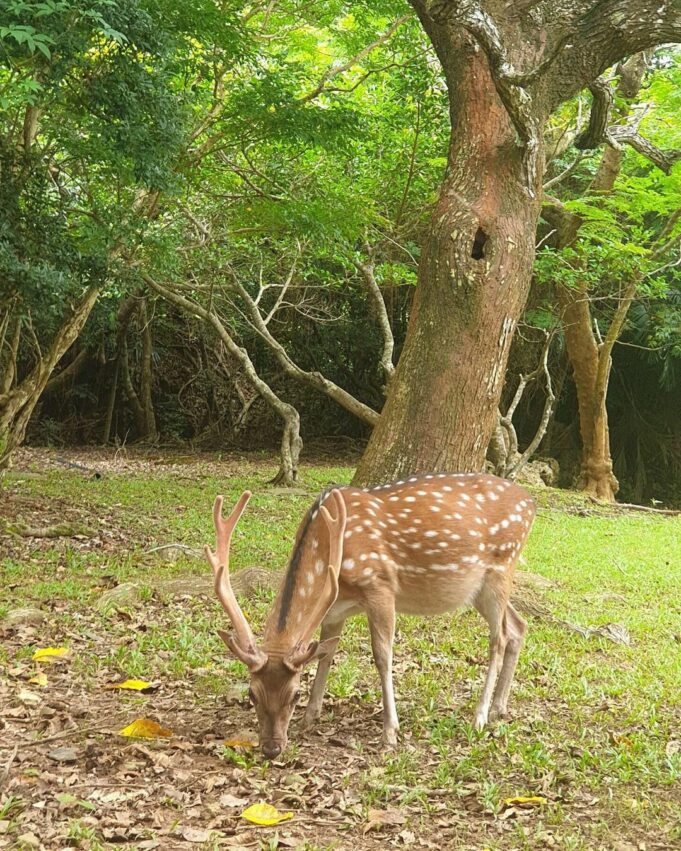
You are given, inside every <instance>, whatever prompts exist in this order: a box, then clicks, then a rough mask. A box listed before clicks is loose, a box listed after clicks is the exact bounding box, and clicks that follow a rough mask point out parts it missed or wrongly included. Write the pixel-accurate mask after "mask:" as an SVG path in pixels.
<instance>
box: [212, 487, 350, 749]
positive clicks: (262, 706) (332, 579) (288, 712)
mask: <svg viewBox="0 0 681 851" xmlns="http://www.w3.org/2000/svg"><path fill="white" fill-rule="evenodd" d="M250 498H251V493H250V491H244V493H243V494H242V495H241V497H240V498H239V501H238V502H237V504H236V505H235V507H234V509H233V510H232V512H231V514H230V515H229V517H227V518H226V519H224V518H223V517H222V502H223V499H222V497H221V496H218V497H217V498H216V500H215V504H214V506H213V521H214V523H215V538H216V546H215V552H212V551H211V549H210V547H208V546H206V547H205V548H204V552H205V554H206V558H207V560H208V562H209V564H210V565H211V567H212V569H213V575H214V577H215V592H216V594H217V596H218V599H219V600H220V602H221V603H222V606H223V608H224V610H225V611H226V612H227V615H228V617H229V619H230V621H231V623H232V629H233V632H231V633H228V632H225V631H223V630H219V631H218V633H219V635H220V637H221V638H222V640H223V641H224V642H225V644H226V645H227V647H228V648H229V649H230V651H231V652H232V653H233V654H234V655H235V656H236V657H237V659H240V660H241V661H242V662H243V663H244V664H245V665H246V666H247V667H248V669H249V671H250V676H251V682H250V689H249V697H250V701H251V703H252V704H253V706H254V708H255V711H256V715H257V717H258V725H259V730H260V747H261V749H262V752H263V754H264V755H265V756H266V757H267V758H268V759H274V758H275V757H277V756H278V755H279V754H280V753H281V752H282V751H283V750H284V748H285V747H286V743H287V740H288V739H287V733H288V727H289V723H290V721H291V716H292V715H293V710H294V709H295V706H296V703H297V702H298V699H299V697H300V688H299V687H300V675H301V673H302V671H303V669H304V668H305V666H306V665H308V664H309V663H310V662H312V661H313V660H315V659H321V658H323V657H324V656H325V655H326V654H327V653H330V652H332V651H333V650H334V648H335V645H336V643H337V640H338V639H335V638H334V639H330V640H329V641H325V642H322V643H321V644H320V643H319V642H317V641H313V640H312V636H313V635H314V633H315V630H316V629H317V627H318V626H319V624H320V623H321V621H322V620H323V618H324V615H325V614H326V612H327V611H328V610H329V608H330V607H331V606H332V605H333V603H334V602H335V600H336V597H337V596H338V574H339V571H340V565H341V557H342V551H343V532H344V530H345V520H346V510H345V503H344V501H343V497H342V496H341V494H340V492H339V491H337V490H332V491H331V492H330V493H329V494H325V495H324V496H322V497H321V498H320V500H319V501H318V503H316V504H315V505H314V506H313V507H312V509H310V511H309V512H308V514H307V516H306V518H305V520H304V521H303V524H301V528H300V529H299V531H298V535H297V538H296V544H295V547H294V551H293V555H292V557H291V565H294V562H295V569H294V570H292V569H291V567H290V568H289V571H288V572H287V575H286V577H285V578H284V582H283V584H282V587H281V589H280V591H279V594H278V596H277V599H276V601H275V604H274V607H273V609H272V612H271V613H270V616H269V617H268V620H267V624H266V626H265V637H264V641H263V644H262V646H258V644H257V643H256V640H255V637H254V635H253V631H252V630H251V627H250V625H249V623H248V621H247V620H246V618H245V616H244V613H243V612H242V611H241V608H240V607H239V604H238V602H237V599H236V597H235V595H234V591H233V590H232V586H231V583H230V580H229V547H230V541H231V537H232V532H233V531H234V528H235V527H236V524H237V522H238V520H239V518H240V517H241V515H242V513H243V511H244V509H245V508H246V505H247V503H248V500H249V499H250ZM324 500H326V501H327V502H328V503H329V506H330V505H331V504H332V503H333V504H334V506H335V511H334V514H333V515H332V514H331V512H330V511H329V510H328V508H327V507H326V506H325V505H322V504H321V503H322V502H323V501H324Z"/></svg>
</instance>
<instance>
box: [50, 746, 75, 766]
mask: <svg viewBox="0 0 681 851" xmlns="http://www.w3.org/2000/svg"><path fill="white" fill-rule="evenodd" d="M47 757H48V759H53V760H54V761H55V762H76V760H77V759H78V754H77V753H76V751H75V749H74V748H69V747H65V746H64V747H61V748H55V749H54V750H52V751H50V752H49V753H48V755H47Z"/></svg>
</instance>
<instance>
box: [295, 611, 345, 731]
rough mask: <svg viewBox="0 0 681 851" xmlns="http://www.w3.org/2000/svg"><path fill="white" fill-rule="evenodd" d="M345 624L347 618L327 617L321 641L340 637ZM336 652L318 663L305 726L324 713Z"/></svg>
mask: <svg viewBox="0 0 681 851" xmlns="http://www.w3.org/2000/svg"><path fill="white" fill-rule="evenodd" d="M344 626H345V618H341V619H340V620H333V621H330V620H328V619H327V620H325V621H323V622H322V630H321V635H320V637H319V640H320V642H321V641H326V639H327V638H340V634H341V632H342V631H343V627H344ZM334 653H335V651H334ZM334 653H329V654H328V655H327V656H325V657H324V658H323V659H320V661H319V664H318V665H317V673H316V674H315V678H314V682H313V683H312V689H311V691H310V699H309V701H308V703H307V708H306V709H305V715H304V717H303V724H304V726H305V727H312V725H313V724H314V723H315V722H316V721H318V720H319V716H320V715H321V714H322V702H323V700H324V692H325V690H326V680H327V679H328V676H329V671H330V670H331V663H332V662H333V657H334Z"/></svg>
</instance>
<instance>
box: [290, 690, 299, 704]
mask: <svg viewBox="0 0 681 851" xmlns="http://www.w3.org/2000/svg"><path fill="white" fill-rule="evenodd" d="M299 700H300V689H296V690H295V691H294V692H293V697H292V698H291V703H298V701H299Z"/></svg>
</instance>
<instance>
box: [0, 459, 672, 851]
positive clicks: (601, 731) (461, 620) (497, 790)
mask: <svg viewBox="0 0 681 851" xmlns="http://www.w3.org/2000/svg"><path fill="white" fill-rule="evenodd" d="M216 466H218V467H219V465H216ZM268 472H269V467H268V466H267V465H262V464H248V465H244V468H243V469H239V468H238V467H237V468H236V469H234V465H232V466H231V468H230V471H229V475H225V472H224V470H222V471H221V470H218V471H216V472H212V471H211V470H210V468H209V469H208V470H206V469H205V468H202V470H200V471H199V472H194V473H192V471H191V470H189V469H188V470H187V472H186V474H184V473H183V472H182V471H181V472H180V473H179V474H178V473H177V471H174V472H173V473H172V474H170V473H167V472H164V471H162V470H161V471H158V472H155V473H154V475H152V476H150V475H148V474H144V475H142V474H140V475H135V474H130V473H126V474H124V475H116V474H110V475H107V476H105V477H104V478H103V479H101V480H99V481H94V480H89V479H84V478H82V477H81V476H80V475H78V474H77V473H75V474H74V473H71V472H66V473H65V472H51V471H48V472H45V473H44V474H40V475H39V476H26V475H22V473H21V472H18V473H13V474H12V475H11V476H10V477H9V480H8V483H7V487H8V494H9V495H10V496H11V498H12V499H13V500H15V501H16V502H17V504H20V505H23V506H29V509H27V510H29V513H30V506H36V505H38V504H40V505H43V506H45V505H50V504H51V505H53V506H55V508H54V510H55V512H56V515H55V519H61V518H60V517H59V516H57V515H58V514H59V511H60V507H62V506H63V507H64V509H63V510H64V511H66V512H67V513H68V511H71V512H76V513H78V516H79V517H80V519H82V520H84V522H85V523H86V525H87V526H88V527H89V528H90V529H93V530H95V532H96V534H97V535H98V536H99V537H100V538H101V542H102V544H101V546H94V547H93V546H89V544H88V542H82V541H77V542H69V540H68V539H57V540H56V541H49V542H45V541H41V542H37V543H36V542H34V543H33V544H31V543H30V541H29V542H28V543H24V542H20V544H21V546H24V550H22V551H21V552H20V553H17V552H15V553H14V555H13V556H12V557H9V558H4V559H1V560H0V569H1V570H2V577H3V581H2V584H1V585H0V615H1V614H2V613H3V611H4V610H8V609H10V608H16V607H18V606H24V605H30V606H37V607H39V608H41V609H43V610H45V611H47V612H48V613H49V618H48V626H47V629H46V631H45V632H41V633H38V634H35V635H34V636H33V640H29V641H27V642H24V643H18V642H14V643H11V642H8V643H4V644H3V646H2V650H1V651H0V653H1V655H0V662H2V664H3V668H4V671H3V678H4V679H5V681H6V682H10V677H9V673H8V672H9V669H10V668H15V667H16V666H17V665H22V664H28V662H29V658H30V655H31V654H32V652H33V651H34V649H35V647H36V646H38V645H40V646H46V645H48V644H61V643H64V644H66V645H72V646H74V647H77V650H78V652H77V653H74V655H73V658H72V660H71V662H70V663H69V665H70V667H69V676H70V677H71V678H76V679H77V680H78V682H79V684H80V686H81V688H82V689H83V691H84V693H85V694H89V695H96V694H97V693H98V691H101V684H102V681H103V680H110V679H111V678H115V677H116V676H121V677H123V676H125V677H142V678H145V679H150V680H159V681H161V682H162V683H164V684H165V686H166V687H167V688H172V689H174V692H173V693H174V694H175V695H182V701H183V706H184V709H187V708H188V705H189V707H191V706H193V707H195V709H196V710H197V711H203V712H205V713H207V715H208V716H210V717H211V718H213V720H214V719H215V714H216V706H217V705H219V704H217V703H216V701H221V700H225V699H227V700H228V701H229V700H231V701H232V703H230V704H229V705H230V706H234V705H236V708H235V709H233V710H231V711H232V712H233V714H234V716H235V718H236V721H235V723H238V724H239V725H242V726H245V725H250V726H251V727H252V726H253V724H254V719H253V718H252V717H251V716H250V715H249V714H248V710H247V709H246V707H245V706H244V705H243V702H239V701H240V700H241V698H242V696H243V694H244V691H245V687H246V681H247V678H246V675H245V669H244V668H243V666H242V665H241V664H240V663H238V662H235V661H231V660H230V659H229V658H228V657H227V656H226V655H225V652H224V646H223V645H222V642H221V641H220V640H219V638H217V636H216V635H215V628H216V625H218V624H220V623H221V621H222V619H223V616H222V614H221V613H220V611H219V609H218V607H217V605H216V604H215V603H214V602H212V601H211V602H210V603H207V602H206V600H205V598H201V597H191V598H182V599H179V600H178V599H176V600H170V601H159V600H158V599H157V597H156V595H155V594H154V591H153V586H154V580H155V579H157V578H159V577H161V576H163V577H164V578H166V577H169V576H175V575H183V576H187V575H194V574H201V575H205V572H206V569H207V568H206V566H204V565H203V563H202V562H200V561H198V560H190V559H180V560H178V561H176V562H174V563H171V562H169V561H165V560H164V559H163V557H162V555H161V554H152V555H148V554H145V551H146V550H147V549H149V548H150V547H152V546H154V545H158V544H161V543H167V542H170V541H173V542H182V543H185V544H187V545H189V546H192V547H199V546H200V545H201V544H203V543H204V542H206V541H210V540H211V537H212V524H211V514H210V508H211V504H212V500H213V497H214V495H215V493H217V492H222V493H224V494H225V497H226V501H227V502H230V501H234V500H235V499H236V497H237V496H238V494H239V493H240V492H241V491H242V490H243V489H245V488H247V487H248V488H251V489H253V490H254V496H253V499H252V500H251V503H250V504H249V507H248V509H247V511H246V513H245V515H244V517H243V518H242V520H241V522H240V525H239V528H238V530H237V532H236V535H235V540H234V542H233V570H238V569H239V567H243V566H250V565H260V566H264V567H267V568H272V569H282V568H283V567H284V566H285V563H286V559H287V555H288V552H289V550H290V547H291V542H292V540H293V536H294V533H295V529H296V526H297V524H298V522H299V520H300V518H301V517H302V515H303V512H304V510H305V509H306V507H307V506H308V505H309V502H310V501H311V495H312V494H313V493H315V492H316V491H318V490H319V489H321V488H322V487H323V486H325V485H326V484H328V483H329V482H340V483H342V482H346V481H348V480H349V478H350V476H351V470H350V469H349V468H347V467H341V466H332V465H328V466H317V467H308V468H306V469H305V470H304V471H303V482H304V489H305V491H307V493H294V494H287V493H284V492H282V491H280V490H276V489H275V490H273V489H268V488H267V487H266V486H263V484H262V482H263V481H264V479H265V478H266V475H267V473H268ZM536 496H537V498H538V500H539V502H540V511H539V515H538V517H537V521H536V524H535V527H534V529H533V531H532V534H531V537H530V540H529V542H528V545H527V547H526V550H525V554H524V555H525V558H526V560H527V565H526V567H525V569H526V570H530V571H531V572H532V573H535V574H540V575H541V576H543V577H545V578H546V579H547V580H550V581H551V584H550V585H548V586H547V587H546V588H545V589H542V590H541V594H542V597H543V603H544V604H545V605H546V606H548V608H550V610H551V612H552V614H553V616H554V618H555V619H557V620H563V621H569V622H573V623H577V624H581V625H584V626H586V625H594V626H598V625H602V624H606V623H611V622H613V623H620V624H624V625H625V626H626V627H627V629H628V630H629V633H630V635H631V644H630V645H629V646H626V645H621V644H615V643H613V642H611V641H608V640H607V639H605V638H598V637H593V638H590V639H586V638H584V637H583V636H581V635H579V634H577V633H575V632H571V631H568V630H566V629H565V628H564V627H563V626H561V625H560V624H559V623H557V622H556V621H554V620H543V619H539V618H531V619H530V625H529V631H528V636H527V641H526V645H525V648H524V650H523V653H522V655H521V659H520V663H519V666H518V672H517V675H516V680H515V685H514V691H513V695H512V704H511V708H512V712H513V718H512V720H510V721H508V722H505V723H502V724H499V725H498V726H497V727H495V728H494V729H493V730H491V731H484V732H482V733H478V732H476V731H475V730H474V729H473V727H472V724H471V720H472V716H473V706H474V703H475V700H476V698H477V694H478V691H479V688H480V686H481V680H482V676H483V673H484V670H485V668H484V664H485V661H486V653H487V646H486V644H487V641H486V634H485V629H484V624H483V622H482V621H481V619H480V618H479V616H478V615H477V614H475V613H474V612H472V611H466V612H463V613H459V614H457V615H455V616H442V617H438V618H432V619H428V620H424V619H419V618H406V617H403V618H400V619H399V621H398V634H397V638H396V645H395V646H396V662H395V683H396V690H397V706H398V712H399V714H400V721H401V726H402V745H401V747H400V748H399V749H398V750H396V751H394V752H391V753H388V754H382V753H380V752H379V751H378V750H377V748H376V739H377V737H378V735H379V733H380V718H379V717H378V715H377V714H376V710H377V708H378V707H379V705H380V691H379V687H378V682H377V677H376V675H375V671H374V669H373V666H372V663H371V655H370V652H369V649H368V630H367V628H366V623H365V622H364V621H363V620H362V619H355V620H354V621H352V622H351V623H350V624H349V626H348V628H347V629H346V632H345V633H344V635H343V639H342V651H341V652H340V654H339V656H338V659H337V662H336V663H335V664H334V668H333V669H332V673H331V677H330V680H329V695H330V700H329V702H328V711H327V712H326V713H325V715H324V717H323V721H322V725H321V734H320V736H318V737H317V738H316V739H313V742H312V745H309V744H308V742H307V740H306V739H305V738H304V737H303V736H302V735H301V733H300V732H299V730H298V729H297V728H296V727H295V725H294V729H293V730H292V738H293V742H294V743H293V745H292V747H291V749H290V751H289V752H288V753H287V757H286V761H285V762H286V764H287V765H288V766H289V769H290V767H293V768H294V769H295V770H300V766H304V765H305V764H306V760H309V759H310V758H311V754H312V753H314V759H315V765H316V766H318V769H317V770H318V771H319V773H320V775H328V776H329V777H330V778H331V785H332V786H333V787H334V788H336V789H337V790H339V793H340V790H342V792H343V795H345V796H347V797H348V798H349V800H352V801H354V802H355V804H354V805H355V806H356V807H357V808H358V811H359V812H361V813H366V812H367V811H368V809H369V808H378V809H386V808H395V807H397V808H400V809H401V810H402V811H403V812H404V813H405V814H406V818H407V824H408V827H409V830H410V831H411V832H412V833H413V834H414V835H415V836H416V837H420V838H423V839H424V841H435V842H436V843H439V844H436V845H435V846H434V847H443V846H442V844H441V843H442V842H445V839H444V838H443V837H449V839H447V840H446V841H447V842H450V845H447V846H446V847H453V848H454V847H456V848H471V849H473V848H476V849H478V848H483V847H485V848H489V849H501V848H503V849H514V848H517V849H534V848H544V847H555V848H559V849H594V848H603V849H611V848H613V847H615V843H616V842H625V843H626V842H629V843H630V846H622V847H623V848H624V847H627V848H628V847H631V848H636V847H638V843H640V842H642V841H643V842H648V843H653V844H652V845H649V846H647V847H654V848H667V847H668V848H672V847H674V846H675V844H676V843H681V816H680V812H681V810H680V806H679V804H680V801H681V792H680V788H681V750H680V747H679V740H680V739H681V733H680V730H681V643H680V641H681V636H680V635H679V632H680V631H681V594H679V587H681V534H680V533H681V522H680V520H679V518H668V517H662V516H656V515H648V514H632V513H610V512H607V511H597V510H595V509H594V508H593V506H586V509H587V510H588V511H590V512H591V513H589V514H588V515H587V516H581V515H580V513H578V512H579V511H582V512H584V510H585V504H584V503H583V502H582V501H581V500H580V499H579V498H576V497H575V496H574V495H564V494H560V493H558V492H553V491H546V492H544V493H540V494H536ZM107 531H109V532H111V537H110V538H107V537H106V536H105V535H104V532H107ZM0 540H2V539H0ZM15 543H16V542H15ZM17 546H19V544H17ZM130 580H136V581H142V582H143V583H148V584H147V591H146V593H145V597H146V599H143V600H142V602H141V603H140V604H136V605H134V606H131V608H130V611H129V612H127V613H125V612H123V613H121V612H119V611H118V610H114V611H110V612H98V611H97V610H96V609H95V608H94V606H95V603H96V601H97V600H98V598H99V597H100V595H101V594H102V591H103V590H104V589H105V588H106V587H109V586H110V585H111V584H115V583H118V582H124V581H130ZM270 602H271V594H268V593H260V594H258V595H257V596H256V597H255V598H254V599H249V600H248V601H244V608H245V609H246V611H247V613H248V617H249V618H250V619H251V621H252V622H253V625H254V628H255V629H256V632H257V629H258V628H259V627H260V625H261V624H262V622H263V620H264V617H265V615H266V612H267V608H268V606H269V603H270ZM117 697H118V701H119V702H118V704H117V705H118V707H119V708H121V707H122V709H123V710H125V709H129V712H130V713H131V716H130V717H137V714H136V713H139V714H141V713H142V711H144V708H145V707H148V706H149V699H147V698H144V697H142V696H139V695H132V696H128V695H119V696H117ZM93 699H94V698H93ZM235 700H236V701H237V702H236V704H234V701H235ZM173 706H174V704H173ZM173 706H171V705H169V707H168V709H167V713H172V712H173V711H174V710H173ZM222 711H223V712H224V710H222ZM164 720H165V721H169V718H167V717H164ZM176 723H177V724H178V725H180V724H181V720H178V721H177V722H176ZM170 726H171V727H172V726H173V723H170ZM328 737H336V738H338V737H340V738H341V739H343V740H344V741H345V747H344V749H338V748H336V749H335V750H329V749H328V748H327V746H325V744H324V743H325V742H326V739H327V738H328ZM310 747H313V748H316V750H314V751H310ZM344 754H350V755H352V759H353V760H355V759H356V760H357V761H358V762H357V764H358V765H360V768H359V770H348V766H347V764H346V763H347V759H346V757H345V756H344ZM215 761H216V765H217V766H218V767H219V766H220V765H223V766H225V770H227V769H229V770H230V771H231V770H237V771H241V772H244V773H246V774H247V775H249V776H251V775H252V777H253V778H255V779H256V780H257V782H258V783H259V784H261V785H260V788H261V790H262V791H263V792H264V793H268V794H271V793H272V790H273V789H276V788H277V784H278V782H279V780H278V779H277V778H280V775H278V774H276V770H275V769H274V768H271V767H270V768H268V767H267V766H266V765H263V763H262V761H261V759H260V757H258V756H257V755H256V754H253V753H251V752H243V751H241V750H239V749H237V750H234V749H231V748H226V747H224V746H221V747H220V749H219V752H216V755H215ZM281 770H283V771H285V770H287V769H286V768H284V769H281ZM17 794H18V793H17V792H15V791H13V792H12V796H10V795H8V796H6V797H5V798H2V799H0V813H1V812H2V806H3V802H4V806H5V808H7V809H8V811H9V812H10V813H11V814H12V816H11V818H12V828H11V829H12V830H14V829H15V827H14V825H15V824H16V825H17V827H16V830H20V827H19V821H20V819H21V818H22V815H21V814H22V812H23V809H22V808H23V804H22V802H21V795H19V797H18V798H17V797H13V796H16V795H17ZM23 794H24V795H25V794H26V793H25V792H23ZM79 794H80V793H79ZM518 795H526V796H527V795H539V796H542V797H543V798H545V799H546V804H545V805H543V806H542V807H540V808H539V809H537V810H531V811H523V810H518V811H517V812H513V813H512V814H511V815H510V816H508V812H509V806H508V805H507V804H506V803H505V802H506V800H507V799H509V798H512V797H515V796H518ZM301 806H302V805H301ZM5 818H7V816H5ZM0 819H1V816H0ZM65 825H66V827H65V829H64V834H63V835H64V836H65V837H66V838H67V839H68V841H69V842H71V844H74V843H75V844H76V846H77V847H92V848H96V847H100V845H101V843H102V842H104V840H103V839H102V838H101V836H100V835H99V834H98V832H97V826H96V825H93V824H91V823H89V822H84V821H83V820H82V819H81V820H80V821H72V822H71V826H70V827H69V823H68V820H67V821H66V822H65ZM404 828H405V825H404V824H400V825H398V826H395V827H388V826H386V827H385V828H384V829H382V830H380V831H379V832H376V833H375V832H374V831H371V832H370V833H368V834H366V837H364V834H363V833H362V828H361V824H360V825H359V826H357V827H352V826H350V827H348V828H347V830H346V829H345V828H344V830H343V831H339V832H331V834H330V833H329V831H328V830H327V831H326V835H324V831H323V830H322V831H321V835H320V834H319V832H318V833H317V834H316V835H314V836H309V835H305V836H301V837H300V843H301V844H300V846H299V847H300V848H304V847H309V848H310V849H313V848H326V847H329V848H330V847H334V846H335V847H343V848H344V847H353V845H354V846H356V845H357V844H358V843H362V842H363V841H366V847H367V848H369V847H381V843H383V842H384V840H385V838H386V837H387V836H393V837H394V836H396V835H397V833H399V831H401V830H403V829H404ZM92 831H94V833H92ZM347 831H349V832H350V833H349V834H348V832H347ZM353 831H354V834H353ZM391 831H392V833H391ZM91 834H92V835H91ZM374 834H375V836H374ZM352 835H354V839H352V840H351V841H348V836H352ZM363 837H364V838H363ZM211 841H213V840H211ZM263 842H264V843H265V844H263V845H262V847H269V846H268V845H267V842H270V840H269V839H267V840H263ZM372 842H375V843H378V844H376V845H372V844H371V843H372ZM78 843H80V845H79V844H78ZM98 843H100V845H98ZM304 843H307V845H305V844H304ZM310 843H312V844H310ZM336 843H339V844H336ZM457 843H458V844H457ZM466 843H470V844H466ZM655 843H657V844H655ZM46 847H49V846H46ZM55 847H57V846H55ZM101 847H108V846H107V845H106V843H104V845H102V846H101ZM206 847H213V846H212V845H210V846H206ZM216 847H218V846H217V845H216ZM426 847H427V846H426Z"/></svg>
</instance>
